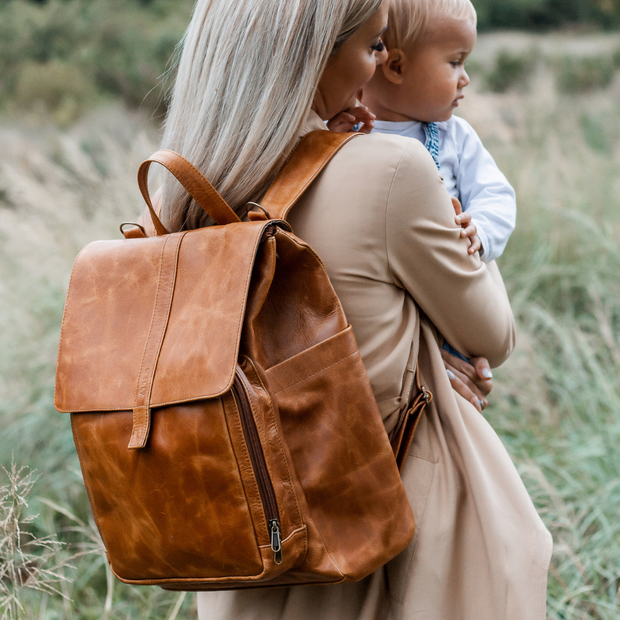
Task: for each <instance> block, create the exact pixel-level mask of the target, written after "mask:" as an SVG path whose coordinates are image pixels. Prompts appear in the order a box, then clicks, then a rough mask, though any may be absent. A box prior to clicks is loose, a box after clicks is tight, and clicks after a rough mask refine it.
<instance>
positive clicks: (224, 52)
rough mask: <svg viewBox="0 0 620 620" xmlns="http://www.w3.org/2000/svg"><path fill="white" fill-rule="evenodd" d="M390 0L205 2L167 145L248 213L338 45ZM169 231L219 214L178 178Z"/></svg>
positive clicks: (171, 192)
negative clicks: (208, 211)
mask: <svg viewBox="0 0 620 620" xmlns="http://www.w3.org/2000/svg"><path fill="white" fill-rule="evenodd" d="M381 2H382V0H234V1H232V0H198V2H197V4H196V6H195V8H194V13H193V16H192V20H191V23H190V25H189V27H188V29H187V31H186V33H185V36H184V39H183V41H182V42H181V44H182V54H181V57H180V61H179V64H178V73H177V78H176V82H175V86H174V90H173V95H172V99H171V104H170V108H169V112H168V116H167V119H166V123H165V131H164V136H163V140H162V147H163V148H167V149H171V150H174V151H177V152H179V153H180V154H181V155H183V156H184V157H186V158H187V159H189V160H190V161H191V162H192V163H193V164H194V165H195V166H196V167H197V168H198V169H199V170H200V171H201V172H202V173H203V174H204V175H205V176H206V177H207V179H209V181H210V182H211V183H212V184H213V185H214V186H215V187H216V189H217V190H218V191H219V192H220V193H221V194H222V196H223V197H224V199H225V200H226V201H227V202H228V204H230V206H231V207H232V208H233V209H234V210H235V211H236V212H237V214H238V215H239V216H242V215H244V214H245V205H246V204H247V202H248V201H251V200H256V199H257V198H258V197H260V196H261V195H262V194H263V193H264V192H265V191H266V189H267V187H268V186H269V184H270V183H271V182H272V181H273V178H274V176H275V175H276V173H277V172H278V171H279V169H280V168H281V167H282V164H283V162H284V161H285V159H286V157H287V156H288V154H289V153H290V152H291V150H292V149H293V147H294V146H295V143H296V141H297V138H298V135H299V132H300V130H301V127H302V125H303V123H304V120H305V118H306V116H307V114H308V111H309V109H310V106H311V104H312V100H313V98H314V94H315V90H316V87H317V85H318V82H319V79H320V78H321V75H322V74H323V71H324V69H325V66H326V64H327V61H328V60H329V58H330V56H331V55H332V54H333V53H334V51H335V50H336V49H337V48H338V46H339V45H341V44H342V43H343V42H344V41H345V40H346V39H347V38H348V37H350V36H351V35H352V34H353V33H354V32H355V31H356V30H357V29H358V28H359V27H360V26H361V25H362V24H363V23H364V22H366V21H367V20H368V19H369V18H370V17H371V16H372V15H373V14H374V13H375V12H376V10H377V9H378V8H379V6H380V5H381ZM163 192H164V194H163V203H162V205H163V206H162V219H163V221H164V223H165V224H166V225H167V226H168V228H169V230H179V229H181V228H183V227H185V228H198V227H201V226H205V225H208V224H210V223H212V222H211V220H210V218H208V217H207V216H206V215H205V213H204V212H203V211H202V209H201V208H200V207H199V206H198V205H197V204H196V203H195V202H194V201H193V200H192V199H191V197H189V195H188V194H187V193H186V192H185V191H184V190H183V188H181V187H180V186H179V185H178V184H177V183H176V182H174V181H173V180H170V179H168V178H166V179H165V180H164V185H163Z"/></svg>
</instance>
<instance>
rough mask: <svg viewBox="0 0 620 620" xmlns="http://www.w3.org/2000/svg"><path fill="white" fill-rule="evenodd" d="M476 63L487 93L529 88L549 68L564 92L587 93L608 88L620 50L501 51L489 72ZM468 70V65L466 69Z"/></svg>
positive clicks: (476, 68)
mask: <svg viewBox="0 0 620 620" xmlns="http://www.w3.org/2000/svg"><path fill="white" fill-rule="evenodd" d="M472 62H473V63H474V64H475V73H476V74H478V75H479V76H481V77H482V79H483V84H484V85H485V86H486V89H487V90H490V91H491V92H495V93H504V92H506V91H508V90H511V89H514V88H522V87H527V86H528V85H529V82H530V81H531V79H532V76H533V74H534V72H535V71H537V69H538V68H539V67H541V66H543V65H544V66H546V70H547V71H550V77H552V78H555V81H556V83H557V88H558V90H559V91H560V92H562V93H567V94H574V93H586V92H590V91H594V90H600V89H604V88H607V87H608V86H610V84H611V83H612V80H613V78H614V76H615V74H616V72H617V71H618V70H619V69H620V50H616V51H615V52H613V53H612V54H607V55H603V54H599V55H597V56H569V55H564V56H560V57H553V56H547V57H545V56H543V55H542V54H541V52H540V51H539V50H536V49H531V50H529V51H527V52H515V51H511V50H508V49H503V50H500V51H499V52H498V53H497V55H496V56H495V60H494V61H493V64H492V65H491V67H487V68H486V70H485V68H483V66H482V65H480V64H479V63H476V61H475V60H474V61H472ZM467 70H468V71H469V66H468V67H467Z"/></svg>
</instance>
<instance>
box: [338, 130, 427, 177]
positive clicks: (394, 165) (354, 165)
mask: <svg viewBox="0 0 620 620" xmlns="http://www.w3.org/2000/svg"><path fill="white" fill-rule="evenodd" d="M333 164H334V165H335V166H336V167H337V168H343V169H347V170H349V171H350V172H351V173H352V174H353V175H354V176H355V177H356V178H357V179H359V180H360V181H361V182H372V183H376V182H377V181H378V180H389V181H390V182H391V183H393V182H398V180H399V178H400V177H401V176H402V175H405V176H406V177H407V179H408V183H413V184H415V183H416V182H420V183H426V182H428V181H429V180H431V179H436V178H439V173H438V171H437V167H436V165H435V162H434V161H433V159H432V157H431V156H430V154H429V152H428V151H427V150H426V148H425V147H424V145H423V144H422V143H421V142H419V141H418V140H416V139H415V138H407V137H404V136H398V135H393V134H383V133H378V132H375V133H371V134H370V135H364V136H360V137H358V138H355V139H354V140H351V141H350V142H348V143H347V144H346V145H345V146H344V147H343V148H342V149H341V151H340V152H339V153H338V154H337V155H336V156H335V157H334V160H333Z"/></svg>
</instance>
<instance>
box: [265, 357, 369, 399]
mask: <svg viewBox="0 0 620 620" xmlns="http://www.w3.org/2000/svg"><path fill="white" fill-rule="evenodd" d="M354 355H359V351H354V352H353V353H350V354H349V355H347V356H346V357H343V358H341V359H339V360H338V361H336V362H333V363H332V364H328V365H327V366H324V367H323V368H320V369H319V370H317V371H316V372H313V373H312V374H311V375H307V376H305V377H304V378H303V379H299V381H295V383H291V384H290V385H287V386H286V387H283V388H280V389H279V390H278V391H277V392H274V394H279V393H280V392H284V391H285V390H290V389H291V388H292V387H295V386H296V385H298V384H299V383H303V382H304V381H307V380H308V379H310V378H311V377H314V375H318V374H319V373H321V372H323V371H324V370H327V369H328V368H332V367H333V366H337V365H338V364H341V363H342V362H344V361H345V360H348V359H349V358H350V357H353V356H354Z"/></svg>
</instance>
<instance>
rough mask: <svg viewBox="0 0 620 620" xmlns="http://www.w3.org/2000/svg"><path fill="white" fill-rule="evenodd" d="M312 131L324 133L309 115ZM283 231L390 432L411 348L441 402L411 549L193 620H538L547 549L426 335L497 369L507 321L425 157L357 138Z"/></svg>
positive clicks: (204, 597) (525, 501) (419, 460)
mask: <svg viewBox="0 0 620 620" xmlns="http://www.w3.org/2000/svg"><path fill="white" fill-rule="evenodd" d="M306 125H307V126H306V131H307V130H309V129H313V128H323V129H324V125H323V123H322V122H321V121H320V119H319V118H318V117H317V116H316V115H314V114H313V113H311V115H310V116H309V120H308V122H307V123H306ZM289 221H290V222H291V224H292V226H293V229H294V231H295V233H296V234H297V235H298V236H300V237H301V238H302V239H304V240H305V241H307V242H309V243H310V245H311V246H312V247H314V249H315V250H317V252H318V254H319V255H320V256H321V258H322V259H323V261H324V262H325V265H326V267H327V271H328V272H329V275H330V277H331V279H332V282H333V284H334V287H335V289H336V292H337V293H338V295H339V297H340V299H341V300H342V303H343V306H344V309H345V312H346V313H347V318H348V319H349V322H350V323H351V324H352V325H353V328H354V331H355V334H356V337H357V340H358V343H359V346H360V350H361V353H362V357H363V359H364V363H365V365H366V368H367V370H368V374H369V376H370V379H371V383H372V386H373V389H374V392H375V395H376V397H377V400H378V401H379V405H380V409H381V412H382V415H383V418H384V421H385V424H386V427H387V429H388V430H390V429H391V428H392V427H393V426H394V424H395V421H396V418H397V417H398V412H399V411H400V408H401V406H402V401H403V398H402V397H401V391H402V389H403V385H404V383H405V382H406V379H407V373H408V372H409V371H408V370H407V361H408V358H409V354H410V350H411V346H412V342H413V343H414V345H416V346H419V365H420V372H421V376H422V382H423V385H425V386H426V387H427V388H429V389H430V390H431V391H432V392H433V394H434V397H435V399H434V401H433V403H432V405H431V406H430V407H429V408H427V410H426V412H425V414H424V417H423V418H422V420H421V422H420V425H419V427H418V431H417V434H416V436H415V438H414V443H413V445H412V448H411V451H410V454H409V457H408V459H407V462H406V464H405V467H404V470H403V482H404V484H405V487H406V489H407V493H408V495H409V498H410V501H411V505H412V507H413V511H414V514H415V518H416V526H417V527H416V535H415V538H414V540H413V543H412V544H411V545H410V546H409V547H408V548H407V549H406V550H405V551H404V552H403V553H401V554H400V555H399V556H398V557H397V558H395V559H394V560H392V561H391V562H389V563H388V564H387V565H386V566H385V567H383V568H382V569H380V570H379V571H377V572H376V573H374V574H373V575H372V576H371V577H369V578H368V579H365V580H364V581H361V582H359V583H354V584H342V585H336V586H311V587H296V588H278V589H266V590H249V591H241V592H214V593H200V594H199V595H198V603H199V618H200V620H224V619H226V620H379V619H386V620H388V619H389V620H414V619H415V620H544V619H545V597H546V581H547V569H548V566H549V561H550V556H551V546H552V542H551V536H550V534H549V532H548V531H547V530H546V529H545V527H544V525H543V524H542V522H541V520H540V518H539V517H538V515H537V513H536V510H535V509H534V506H533V504H532V502H531V500H530V498H529V496H528V494H527V491H526V490H525V487H524V486H523V483H522V481H521V479H520V478H519V475H518V473H517V471H516V469H515V467H514V465H513V464H512V461H511V460H510V457H509V456H508V454H507V452H506V450H505V448H504V446H503V445H502V443H501V441H500V440H499V438H498V437H497V435H496V434H495V432H494V431H493V429H492V428H491V426H490V425H489V424H488V423H487V421H486V420H485V419H484V417H483V416H481V415H480V414H479V413H478V412H477V411H476V409H475V408H474V407H473V406H472V405H471V404H470V403H468V402H467V401H465V400H464V399H463V398H461V397H460V396H459V395H457V394H456V393H455V392H454V391H453V390H452V388H451V386H450V383H449V380H448V378H447V375H446V371H445V368H444V365H443V362H442V359H441V355H440V349H439V346H438V337H437V335H436V330H438V331H439V332H440V333H442V334H443V335H444V336H445V337H446V339H447V340H448V341H449V342H450V343H451V344H452V345H453V346H454V347H455V348H456V349H457V350H459V351H461V352H463V353H464V354H466V355H469V356H474V355H480V356H484V357H487V358H488V359H489V360H490V362H491V364H492V365H494V366H495V365H499V364H501V363H502V362H503V361H504V360H505V359H506V357H507V356H508V355H509V354H510V352H511V350H512V347H513V345H514V321H513V317H512V313H511V310H510V305H509V302H508V298H507V296H506V292H505V289H504V286H503V283H502V281H501V277H500V275H499V272H498V271H497V268H496V267H495V265H494V263H492V264H490V265H489V266H487V265H485V264H484V263H482V262H481V261H480V259H479V257H478V256H477V255H475V256H469V255H468V254H467V246H468V243H467V240H464V239H461V238H460V235H459V229H458V228H457V226H456V224H455V223H454V210H453V208H452V205H451V203H450V199H449V197H448V193H447V191H446V190H445V188H444V186H443V183H442V181H441V178H440V177H439V174H438V172H437V169H436V167H435V164H434V163H433V161H432V159H431V157H430V156H429V154H428V153H427V152H426V150H425V149H424V147H423V146H422V145H421V144H420V143H419V142H417V141H416V140H412V139H408V138H402V137H400V136H389V135H384V134H372V135H370V136H365V137H361V138H357V139H355V140H353V141H352V142H350V143H348V144H347V145H346V146H345V147H344V148H343V149H342V151H341V152H340V153H338V154H337V155H336V157H335V158H334V159H333V160H332V162H331V163H330V164H329V165H328V166H327V168H326V169H325V170H324V171H323V173H322V174H321V175H320V177H319V178H318V179H317V180H316V182H315V183H314V184H313V185H312V187H311V188H310V190H309V191H308V192H307V194H306V195H305V196H304V197H303V198H302V200H301V201H300V203H299V204H298V205H297V206H296V207H295V208H294V210H293V212H292V214H291V216H290V218H289ZM418 308H419V309H421V310H422V314H420V313H419V312H418ZM420 316H422V318H421V319H420Z"/></svg>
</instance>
